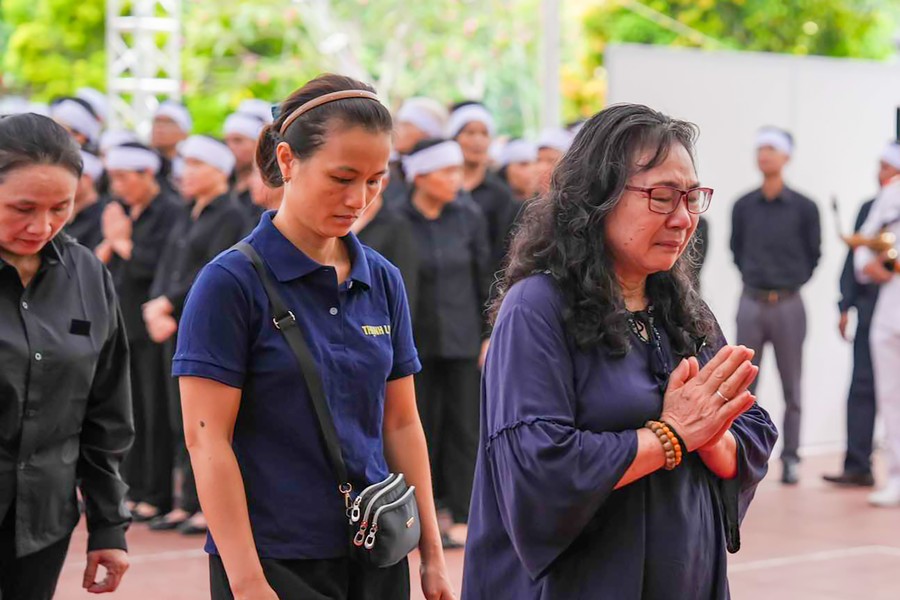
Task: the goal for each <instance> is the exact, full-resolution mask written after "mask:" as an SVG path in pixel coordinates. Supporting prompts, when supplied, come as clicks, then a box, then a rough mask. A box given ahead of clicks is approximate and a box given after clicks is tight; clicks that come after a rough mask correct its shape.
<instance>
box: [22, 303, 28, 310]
mask: <svg viewBox="0 0 900 600" xmlns="http://www.w3.org/2000/svg"><path fill="white" fill-rule="evenodd" d="M22 308H23V309H25V310H28V303H27V302H23V303H22Z"/></svg>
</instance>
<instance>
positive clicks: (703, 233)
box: [693, 215, 709, 290]
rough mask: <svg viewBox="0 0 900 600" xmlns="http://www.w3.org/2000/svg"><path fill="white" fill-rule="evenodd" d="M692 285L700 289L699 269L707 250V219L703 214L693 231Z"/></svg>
mask: <svg viewBox="0 0 900 600" xmlns="http://www.w3.org/2000/svg"><path fill="white" fill-rule="evenodd" d="M694 238H695V239H694V251H693V256H694V259H695V260H696V262H695V263H694V285H695V286H697V289H698V290H699V289H700V271H702V270H703V265H704V264H706V253H707V251H708V250H709V221H707V220H706V218H705V217H704V216H703V215H700V219H699V220H698V221H697V231H695V232H694Z"/></svg>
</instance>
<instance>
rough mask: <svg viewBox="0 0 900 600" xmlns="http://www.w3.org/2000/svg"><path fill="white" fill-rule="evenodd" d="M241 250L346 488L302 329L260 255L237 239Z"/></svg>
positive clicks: (344, 470) (343, 468)
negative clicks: (297, 371)
mask: <svg viewBox="0 0 900 600" xmlns="http://www.w3.org/2000/svg"><path fill="white" fill-rule="evenodd" d="M234 249H235V250H238V251H239V252H240V253H241V254H243V255H244V256H246V257H247V258H249V259H250V262H251V263H253V268H254V269H256V273H257V274H258V275H259V279H260V280H261V281H262V284H263V287H264V288H265V289H266V295H267V296H268V297H269V304H270V305H271V308H272V313H273V317H272V323H273V324H274V325H275V328H276V329H278V330H279V331H281V333H282V334H283V335H284V338H285V339H286V340H287V343H288V346H290V347H291V350H292V351H293V353H294V356H295V357H296V358H297V363H299V365H300V371H301V372H302V373H303V380H304V381H305V382H306V388H307V389H308V390H309V396H310V398H312V403H313V407H314V408H315V411H316V417H317V418H318V421H319V429H320V430H321V432H322V438H323V440H324V441H325V449H326V451H327V452H328V458H329V460H330V461H331V465H332V467H333V468H334V470H335V473H336V474H337V478H338V484H340V489H341V493H343V494H345V495H346V494H347V493H348V492H349V484H350V481H349V478H348V476H347V466H346V465H345V464H344V457H343V455H342V454H341V442H340V440H339V439H338V436H337V431H336V430H335V428H334V421H333V420H332V418H331V411H330V410H329V409H328V404H327V402H326V401H325V388H324V386H323V385H322V378H321V377H319V371H318V370H317V369H316V363H315V360H314V359H313V356H312V353H311V352H310V350H309V346H308V345H307V343H306V340H305V339H304V338H303V333H302V332H301V331H300V328H299V327H297V319H296V318H295V317H294V313H292V312H291V311H290V310H288V308H287V306H286V305H285V304H284V300H283V299H282V298H281V294H279V293H278V289H277V288H276V287H275V285H274V283H273V282H272V278H271V277H270V275H269V271H268V269H267V268H266V266H265V264H263V261H262V259H261V258H260V257H259V254H257V252H256V250H254V248H253V246H251V245H250V244H248V243H247V242H238V243H237V244H236V245H235V246H234Z"/></svg>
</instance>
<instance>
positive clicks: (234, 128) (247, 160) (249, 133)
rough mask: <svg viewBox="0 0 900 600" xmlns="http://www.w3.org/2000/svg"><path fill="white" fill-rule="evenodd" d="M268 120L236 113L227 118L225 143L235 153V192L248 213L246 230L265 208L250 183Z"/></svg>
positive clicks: (233, 187)
mask: <svg viewBox="0 0 900 600" xmlns="http://www.w3.org/2000/svg"><path fill="white" fill-rule="evenodd" d="M265 125H266V121H264V120H263V119H261V118H260V117H259V116H257V115H254V114H247V113H244V112H240V111H238V112H235V113H232V114H231V115H229V116H228V118H227V119H225V126H224V127H223V132H224V134H225V143H226V144H227V145H228V148H229V150H231V153H232V154H234V173H233V182H234V185H233V186H232V188H231V189H232V191H233V192H234V195H235V197H236V198H237V200H238V203H239V204H240V205H241V208H243V209H244V212H245V213H246V215H247V230H248V231H250V230H252V229H253V228H254V227H256V225H257V224H258V223H259V217H260V216H262V213H263V211H262V209H261V208H260V207H259V206H258V205H257V204H255V203H254V202H253V197H252V194H251V191H250V185H251V181H252V178H253V166H254V163H255V158H256V144H257V140H258V139H259V134H260V133H261V132H262V130H263V127H265Z"/></svg>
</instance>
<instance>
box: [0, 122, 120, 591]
mask: <svg viewBox="0 0 900 600" xmlns="http://www.w3.org/2000/svg"><path fill="white" fill-rule="evenodd" d="M81 169H82V159H81V156H80V155H79V152H78V148H77V146H76V145H75V143H74V142H73V141H72V140H71V138H70V137H69V135H68V134H67V133H66V131H65V129H63V128H62V127H61V126H59V125H57V124H56V123H54V122H53V121H52V120H50V119H48V118H46V117H42V116H38V115H35V114H22V115H16V116H11V117H5V118H2V119H0V340H2V343H0V364H2V365H3V368H2V369H0V397H2V398H3V402H0V474H2V475H0V478H2V479H0V596H2V597H3V598H13V599H15V600H49V599H50V598H51V597H52V596H53V593H54V590H55V588H56V584H57V580H58V578H59V574H60V571H61V569H62V566H63V562H64V561H65V558H66V552H67V550H68V547H69V541H70V538H71V535H72V531H73V530H74V529H75V525H76V524H77V523H78V521H79V519H80V514H79V505H78V501H77V498H76V487H77V488H78V489H80V490H81V495H82V498H83V500H84V507H85V511H86V513H87V528H88V542H87V550H88V553H87V567H86V569H85V577H84V587H85V588H87V590H88V591H89V592H93V593H102V592H112V591H114V590H115V589H116V588H117V587H118V585H119V582H120V581H121V579H122V575H123V574H124V573H125V571H126V570H127V569H128V557H127V554H126V550H127V547H126V544H125V530H126V529H127V528H128V524H129V522H130V520H131V519H130V515H129V513H128V509H127V508H126V507H125V503H124V497H125V489H126V486H125V484H124V482H123V481H122V479H121V477H120V476H119V463H120V462H121V461H122V457H123V456H124V455H125V453H126V452H127V451H128V448H129V446H130V445H131V442H132V439H133V436H134V429H133V427H132V422H131V395H130V389H129V384H128V381H129V375H128V341H127V339H126V336H125V328H124V323H123V320H122V313H121V311H120V310H119V306H118V302H117V300H116V292H115V289H114V287H113V283H112V279H111V277H110V275H109V273H108V272H107V271H106V269H105V268H104V267H103V265H102V264H101V263H100V261H98V260H97V259H96V257H94V256H93V255H92V254H91V252H90V251H89V250H87V249H86V248H84V247H83V246H81V245H79V244H77V243H75V241H74V240H72V238H70V237H69V236H68V235H66V234H65V233H61V231H62V228H63V225H64V224H65V222H66V220H67V219H68V216H69V214H70V213H71V211H72V204H73V199H74V196H75V190H76V188H77V186H78V180H79V177H80V176H81ZM98 566H103V567H104V568H105V569H106V576H105V578H102V580H100V581H97V571H98Z"/></svg>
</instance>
